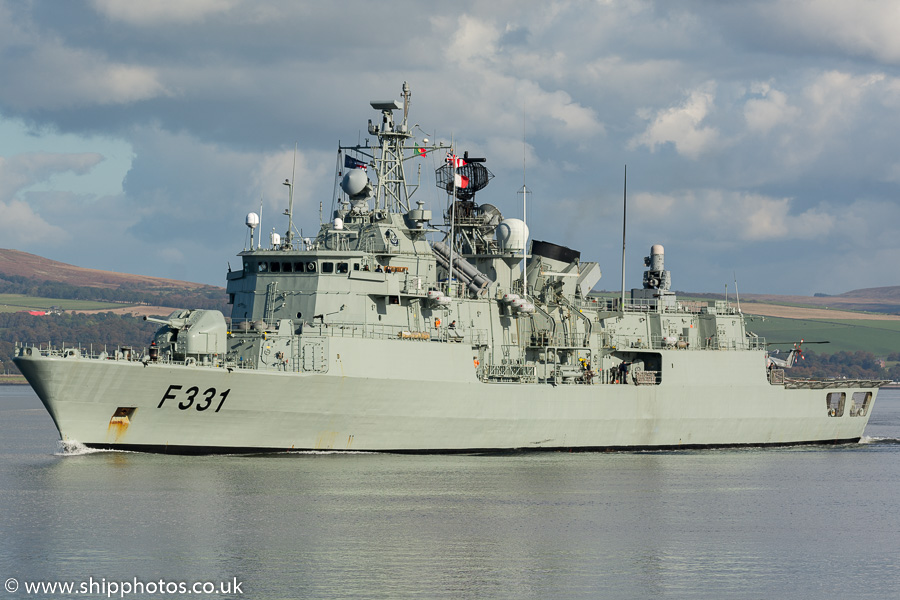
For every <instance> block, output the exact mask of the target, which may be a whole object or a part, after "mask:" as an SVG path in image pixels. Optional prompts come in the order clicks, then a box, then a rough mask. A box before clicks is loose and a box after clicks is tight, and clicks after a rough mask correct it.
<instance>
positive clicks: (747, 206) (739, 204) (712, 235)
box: [633, 189, 838, 243]
mask: <svg viewBox="0 0 900 600" xmlns="http://www.w3.org/2000/svg"><path fill="white" fill-rule="evenodd" d="M633 202H634V206H635V208H636V211H637V215H636V216H637V218H638V219H639V220H640V221H641V222H648V221H656V222H664V223H665V227H666V228H668V229H670V230H677V231H682V232H684V233H685V235H687V236H692V235H698V234H700V235H703V236H705V237H706V238H707V239H712V240H717V241H719V242H728V241H733V240H734V239H739V240H744V241H747V242H754V243H755V242H769V241H778V240H821V239H824V237H825V236H828V235H829V234H831V232H832V231H833V230H834V229H835V227H836V225H837V223H838V219H837V217H836V215H834V214H830V213H829V212H828V211H827V210H826V209H825V208H823V207H815V208H810V209H807V210H803V211H802V212H798V211H797V210H796V209H795V208H794V206H793V205H794V204H795V201H794V199H792V198H773V197H769V196H764V195H762V194H754V193H747V192H741V191H733V190H716V189H711V190H691V191H685V192H682V193H680V194H657V193H640V194H637V195H636V196H635V198H634V200H633ZM701 232H702V233H701Z"/></svg>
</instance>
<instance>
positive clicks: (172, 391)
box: [156, 384, 231, 412]
mask: <svg viewBox="0 0 900 600" xmlns="http://www.w3.org/2000/svg"><path fill="white" fill-rule="evenodd" d="M182 387H184V386H181V385H175V384H172V385H170V386H169V389H167V390H166V393H165V394H163V397H162V400H160V401H159V406H157V407H156V408H162V407H163V404H165V403H166V400H180V402H178V408H180V409H181V410H188V409H189V408H190V407H191V406H193V407H195V408H196V409H197V410H199V411H204V410H206V409H208V408H210V407H211V406H212V404H213V400H214V399H215V398H216V388H213V387H211V388H209V389H207V390H206V391H204V392H203V393H202V394H201V393H200V388H198V387H197V386H196V385H194V386H191V387H189V388H188V389H186V390H184V391H183V392H182V391H181V389H182ZM230 391H231V389H227V390H225V391H224V392H218V396H219V404H218V405H217V406H216V410H214V411H213V412H219V409H220V408H222V405H223V404H225V398H227V397H228V392H230ZM198 395H199V396H200V398H199V399H197V396H198ZM194 401H196V404H195V403H194Z"/></svg>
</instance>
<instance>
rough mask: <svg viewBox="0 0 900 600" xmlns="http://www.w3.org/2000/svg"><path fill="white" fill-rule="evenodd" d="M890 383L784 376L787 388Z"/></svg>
mask: <svg viewBox="0 0 900 600" xmlns="http://www.w3.org/2000/svg"><path fill="white" fill-rule="evenodd" d="M889 383H891V381H890V380H889V379H812V378H793V377H785V378H784V387H785V388H787V389H814V390H823V389H829V388H880V387H881V386H883V385H887V384H889Z"/></svg>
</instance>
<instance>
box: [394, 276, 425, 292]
mask: <svg viewBox="0 0 900 600" xmlns="http://www.w3.org/2000/svg"><path fill="white" fill-rule="evenodd" d="M400 292H401V293H403V294H407V295H410V296H426V295H428V289H427V286H426V285H425V280H424V279H423V278H422V277H421V276H420V275H411V274H409V273H406V274H405V275H404V277H403V281H402V285H401V287H400Z"/></svg>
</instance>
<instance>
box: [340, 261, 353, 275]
mask: <svg viewBox="0 0 900 600" xmlns="http://www.w3.org/2000/svg"><path fill="white" fill-rule="evenodd" d="M349 270H350V265H348V264H347V263H345V262H339V263H338V264H337V272H338V273H346V272H347V271H349Z"/></svg>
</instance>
